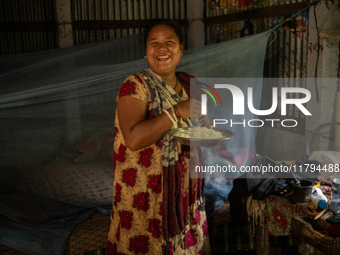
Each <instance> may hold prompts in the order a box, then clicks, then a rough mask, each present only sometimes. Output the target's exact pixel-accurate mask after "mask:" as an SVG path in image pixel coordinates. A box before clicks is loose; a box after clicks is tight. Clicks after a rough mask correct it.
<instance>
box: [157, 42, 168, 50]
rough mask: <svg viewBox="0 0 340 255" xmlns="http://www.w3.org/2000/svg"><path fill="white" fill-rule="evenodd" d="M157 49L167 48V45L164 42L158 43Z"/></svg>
mask: <svg viewBox="0 0 340 255" xmlns="http://www.w3.org/2000/svg"><path fill="white" fill-rule="evenodd" d="M159 49H162V50H163V49H165V50H166V49H167V46H166V44H165V43H161V44H159Z"/></svg>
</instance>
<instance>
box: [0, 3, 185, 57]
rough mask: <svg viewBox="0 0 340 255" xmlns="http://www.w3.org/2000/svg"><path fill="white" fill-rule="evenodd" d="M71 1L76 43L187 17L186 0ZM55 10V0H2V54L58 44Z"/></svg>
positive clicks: (112, 36)
mask: <svg viewBox="0 0 340 255" xmlns="http://www.w3.org/2000/svg"><path fill="white" fill-rule="evenodd" d="M70 3H71V16H72V22H73V38H74V45H81V44H86V43H91V42H96V41H103V40H108V39H114V38H119V37H122V36H127V35H132V34H136V33H140V32H141V28H140V27H141V25H138V21H139V20H149V19H155V18H169V19H177V20H186V0H164V1H163V0H114V1H112V0H70ZM54 11H55V10H54V1H53V0H1V1H0V22H1V26H0V45H1V46H0V54H1V55H8V54H17V53H26V52H33V51H40V50H47V49H53V48H56V47H57V41H56V40H57V36H56V23H55V13H54ZM110 21H134V22H130V23H129V22H125V23H124V22H120V23H119V22H118V23H112V22H111V23H110ZM89 22H90V23H89ZM105 22H106V23H105ZM103 27H104V28H103ZM131 27H132V28H131Z"/></svg>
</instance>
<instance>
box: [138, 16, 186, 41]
mask: <svg viewBox="0 0 340 255" xmlns="http://www.w3.org/2000/svg"><path fill="white" fill-rule="evenodd" d="M158 25H166V26H168V27H171V28H173V29H174V30H175V33H176V35H177V37H178V39H179V43H181V44H182V43H183V30H182V26H181V25H180V24H178V22H177V21H175V20H173V19H154V20H152V21H150V22H149V24H147V25H146V27H145V30H144V45H145V47H146V42H147V40H148V37H149V33H150V31H151V29H153V28H154V27H155V26H158Z"/></svg>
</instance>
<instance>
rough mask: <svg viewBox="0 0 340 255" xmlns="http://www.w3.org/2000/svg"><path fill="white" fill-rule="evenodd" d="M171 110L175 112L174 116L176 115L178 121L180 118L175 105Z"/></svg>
mask: <svg viewBox="0 0 340 255" xmlns="http://www.w3.org/2000/svg"><path fill="white" fill-rule="evenodd" d="M173 108H174V110H175V115H176V117H177V119H180V118H181V114H180V113H179V111H178V109H177V104H175V105H174V107H173Z"/></svg>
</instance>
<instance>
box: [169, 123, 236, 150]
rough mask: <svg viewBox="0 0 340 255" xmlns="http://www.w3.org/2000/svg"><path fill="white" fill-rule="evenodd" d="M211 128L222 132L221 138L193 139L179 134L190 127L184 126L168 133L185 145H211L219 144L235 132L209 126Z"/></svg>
mask: <svg viewBox="0 0 340 255" xmlns="http://www.w3.org/2000/svg"><path fill="white" fill-rule="evenodd" d="M211 129H213V130H216V131H219V132H221V133H222V135H223V138H218V139H197V138H195V139H193V138H185V137H182V136H181V133H183V132H185V131H187V130H190V127H184V128H176V129H172V130H171V131H170V134H171V135H173V136H174V137H175V138H176V139H177V141H178V142H180V143H181V144H184V145H187V146H195V147H212V146H217V145H221V144H222V143H223V142H225V141H226V140H228V139H230V138H232V137H234V136H235V134H234V133H233V132H231V131H229V130H225V129H221V128H211Z"/></svg>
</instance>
